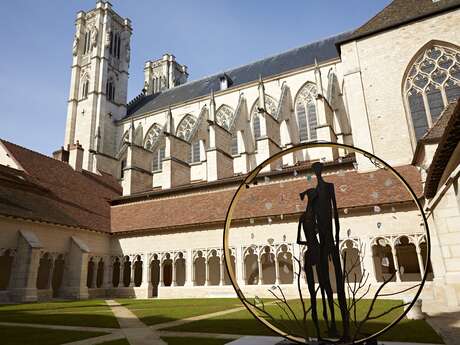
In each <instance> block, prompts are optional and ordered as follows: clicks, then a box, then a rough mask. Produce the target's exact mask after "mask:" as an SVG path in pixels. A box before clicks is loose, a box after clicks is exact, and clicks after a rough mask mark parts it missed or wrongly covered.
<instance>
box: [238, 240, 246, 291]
mask: <svg viewBox="0 0 460 345" xmlns="http://www.w3.org/2000/svg"><path fill="white" fill-rule="evenodd" d="M235 268H236V280H237V282H238V285H241V286H243V285H246V278H245V276H244V275H245V274H246V271H245V269H244V257H243V248H241V247H237V248H236V262H235Z"/></svg>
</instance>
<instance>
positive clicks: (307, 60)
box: [125, 32, 350, 118]
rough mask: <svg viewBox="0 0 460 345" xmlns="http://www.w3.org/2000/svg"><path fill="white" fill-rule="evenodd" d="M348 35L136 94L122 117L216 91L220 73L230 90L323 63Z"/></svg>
mask: <svg viewBox="0 0 460 345" xmlns="http://www.w3.org/2000/svg"><path fill="white" fill-rule="evenodd" d="M349 34H350V33H349V32H346V33H342V34H339V35H336V36H333V37H329V38H326V39H323V40H320V41H317V42H313V43H309V44H307V45H304V46H302V47H299V48H295V49H291V50H289V51H286V52H283V53H281V54H278V55H274V56H270V57H268V58H265V59H262V60H258V61H255V62H253V63H250V64H247V65H244V66H240V67H237V68H234V69H231V70H227V71H224V72H222V73H219V74H215V75H212V76H209V77H205V78H202V79H199V80H196V81H191V82H187V83H185V84H183V85H179V86H176V87H174V88H172V89H169V90H165V91H163V92H160V93H157V94H153V95H148V96H144V97H142V96H138V97H136V98H135V99H134V100H133V101H132V102H130V104H128V114H127V115H126V117H125V118H127V117H130V116H135V115H139V114H143V113H146V112H151V111H155V110H160V109H162V108H166V107H168V106H173V105H175V104H178V103H182V102H185V101H188V100H191V99H194V98H197V97H202V96H205V95H208V94H210V93H211V90H214V91H218V90H219V88H220V86H219V85H220V82H219V78H220V77H221V76H222V75H223V74H226V75H227V76H228V77H230V79H231V81H232V85H231V87H230V88H229V89H231V88H232V87H236V86H239V85H242V84H245V83H248V82H252V81H255V80H258V79H259V77H260V76H261V77H262V78H266V77H270V76H274V75H278V74H281V73H285V72H287V71H290V70H294V69H297V68H300V67H304V66H309V65H314V63H315V59H316V60H317V61H318V62H324V61H327V60H331V59H334V58H338V57H339V54H338V51H337V48H336V46H335V43H336V42H338V41H340V40H343V39H345V38H346V37H347V36H348V35H349Z"/></svg>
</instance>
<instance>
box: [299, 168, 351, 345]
mask: <svg viewBox="0 0 460 345" xmlns="http://www.w3.org/2000/svg"><path fill="white" fill-rule="evenodd" d="M312 168H313V171H314V173H315V175H316V179H317V185H316V188H313V189H309V190H306V191H305V192H303V193H300V197H301V199H303V197H304V196H305V194H307V196H308V197H309V200H308V205H307V211H306V213H307V214H308V212H310V213H311V214H312V216H313V217H314V226H315V227H316V229H317V232H318V235H319V264H318V265H317V266H316V270H317V273H318V280H319V285H320V288H321V289H324V291H325V293H326V295H327V302H328V305H329V311H330V313H331V327H330V329H329V331H330V333H331V335H335V334H336V333H337V328H336V325H335V316H334V300H333V292H332V287H331V282H330V279H329V259H331V260H332V263H333V266H334V274H335V280H336V286H337V299H338V302H339V307H340V313H341V316H342V325H343V332H342V337H341V338H342V340H348V339H349V320H348V308H347V302H346V297H345V281H344V279H343V271H342V266H341V261H340V251H339V232H340V223H339V216H338V212H337V203H336V199H335V191H334V185H333V184H332V183H328V182H326V181H324V179H323V177H322V175H321V174H322V170H323V164H322V163H320V162H317V163H314V164H313V165H312ZM312 190H313V191H314V192H311V191H312ZM310 195H311V196H314V198H312V199H311V200H310ZM310 204H311V205H310ZM310 207H311V211H309V208H310ZM332 218H334V225H335V234H334V233H333V225H332V224H333V223H332ZM301 219H302V216H301ZM299 229H300V228H299ZM304 231H305V227H304ZM306 235H307V232H306ZM307 242H308V241H307ZM307 246H308V244H307ZM307 268H308V267H307V266H306V267H305V269H307ZM308 269H309V268H308ZM323 299H324V298H323ZM313 303H316V296H315V299H314V300H312V306H313ZM326 322H327V319H326Z"/></svg>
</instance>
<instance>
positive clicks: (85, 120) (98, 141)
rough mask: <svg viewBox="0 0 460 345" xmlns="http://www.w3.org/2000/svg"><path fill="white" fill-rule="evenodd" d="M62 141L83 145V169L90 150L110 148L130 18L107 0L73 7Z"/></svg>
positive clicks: (120, 108)
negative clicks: (74, 16)
mask: <svg viewBox="0 0 460 345" xmlns="http://www.w3.org/2000/svg"><path fill="white" fill-rule="evenodd" d="M75 27H76V30H75V36H74V41H73V47H72V55H73V58H72V75H71V81H70V93H69V101H68V107H67V123H66V131H65V139H64V144H65V147H67V145H72V144H75V143H76V142H77V141H78V142H79V144H80V145H81V146H82V148H83V150H84V155H83V169H86V170H90V171H95V170H96V167H95V166H94V155H95V154H97V153H102V154H106V155H110V156H113V155H114V153H115V138H116V126H115V121H116V120H119V119H121V118H122V117H123V116H125V115H126V103H127V90H128V75H129V74H128V67H129V62H130V54H131V49H130V39H131V33H132V27H131V21H130V20H129V19H128V18H122V17H120V16H119V15H118V14H117V13H115V11H114V10H113V9H112V5H111V4H110V3H109V2H107V1H102V0H99V1H97V2H96V8H95V9H93V10H91V11H89V12H83V11H80V12H78V13H77V19H76V22H75Z"/></svg>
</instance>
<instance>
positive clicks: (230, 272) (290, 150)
mask: <svg viewBox="0 0 460 345" xmlns="http://www.w3.org/2000/svg"><path fill="white" fill-rule="evenodd" d="M324 147H327V148H337V149H339V148H341V149H346V150H349V151H352V152H358V153H360V154H362V155H364V156H365V157H366V158H368V159H370V160H373V161H374V164H377V163H376V162H378V163H379V164H380V165H381V168H383V169H388V170H389V171H391V172H392V173H393V174H394V175H395V176H396V177H397V178H398V180H399V181H400V182H401V183H402V185H403V186H404V187H405V188H406V190H407V191H408V192H409V194H410V195H411V197H412V199H413V201H414V202H415V204H416V205H417V208H418V210H419V211H420V214H421V217H422V219H423V225H424V227H425V236H426V245H427V255H426V260H425V272H424V275H423V277H422V281H421V282H420V286H419V288H418V290H417V292H416V293H415V296H414V298H413V300H412V302H411V303H410V304H409V306H407V308H405V310H404V311H403V312H402V313H401V315H400V316H399V317H398V318H397V319H395V320H394V321H393V322H392V323H390V324H389V325H387V326H386V327H384V328H383V329H381V330H380V331H378V332H376V333H375V334H372V335H370V336H368V337H366V338H362V339H359V340H357V341H354V342H351V343H349V344H356V345H358V344H364V343H365V342H367V341H369V340H371V339H373V338H376V337H378V336H380V335H382V334H383V333H385V332H387V331H388V330H389V329H390V328H392V327H393V326H394V325H396V324H397V323H398V322H399V321H401V320H402V319H403V318H404V316H405V315H406V314H407V313H408V312H409V310H410V309H411V308H412V306H413V305H414V304H415V302H416V301H417V299H418V297H419V296H420V293H421V292H422V289H423V286H424V285H425V281H426V278H427V274H428V269H427V268H428V265H429V262H430V257H431V239H430V231H429V228H428V222H427V219H426V215H425V213H424V211H423V207H422V205H421V204H420V201H419V200H418V198H417V195H416V194H415V192H414V191H413V189H412V188H411V186H410V185H409V184H408V183H407V182H406V180H405V179H404V178H403V177H402V176H401V174H399V173H398V172H397V171H396V170H395V169H394V168H393V167H391V166H390V165H389V164H388V163H386V162H385V161H383V160H382V159H380V158H378V157H377V156H375V155H374V154H372V153H370V152H367V151H365V150H363V149H359V148H357V147H354V146H351V145H346V144H338V143H332V142H326V141H321V142H319V141H317V142H310V143H304V144H299V145H295V146H293V147H291V148H288V149H285V150H283V151H280V152H278V153H276V154H275V155H273V156H271V157H270V158H268V159H266V160H265V161H264V162H262V163H261V164H259V165H258V166H257V167H256V168H255V169H254V170H252V171H251V172H250V173H249V174H248V175H247V176H246V178H245V179H244V180H243V182H242V183H241V184H240V186H239V187H238V189H237V190H236V192H235V194H234V195H233V198H232V201H231V203H230V205H229V207H228V209H227V214H226V217H225V227H224V234H223V248H224V260H225V266H226V269H227V272H228V275H229V278H230V281H231V283H232V285H233V288H234V289H235V292H236V294H237V296H238V298H239V299H240V301H241V302H242V303H243V305H244V306H245V307H246V308H247V309H248V311H249V312H250V313H251V314H252V315H253V316H254V317H255V318H256V319H257V320H258V321H260V322H261V323H262V324H263V325H265V326H266V327H268V328H269V329H270V330H272V331H273V332H275V333H277V334H278V335H280V336H281V337H284V338H286V339H288V340H290V341H294V342H296V343H298V344H305V343H308V339H304V338H300V337H298V336H294V335H292V334H289V333H287V332H284V331H283V330H281V329H279V328H278V327H276V326H274V325H272V324H271V323H270V322H268V321H267V320H265V319H263V318H261V317H260V316H259V315H257V313H256V311H255V309H254V307H253V306H252V305H251V304H250V303H248V301H247V299H246V297H245V296H244V294H243V292H242V291H241V289H240V287H239V286H238V282H237V279H236V277H235V272H234V270H233V266H232V263H231V248H230V247H229V243H228V242H229V241H228V240H229V233H230V225H231V222H232V216H233V213H234V211H235V208H236V205H237V203H238V200H239V197H240V196H241V192H242V190H244V188H246V186H247V185H249V184H250V183H252V181H253V180H254V179H255V178H256V177H257V175H258V174H259V172H260V171H261V170H262V169H263V168H264V167H266V166H267V165H269V164H270V163H272V162H275V161H277V160H278V159H280V158H281V157H282V156H284V155H287V154H289V153H293V152H296V151H299V150H305V149H312V148H324Z"/></svg>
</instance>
